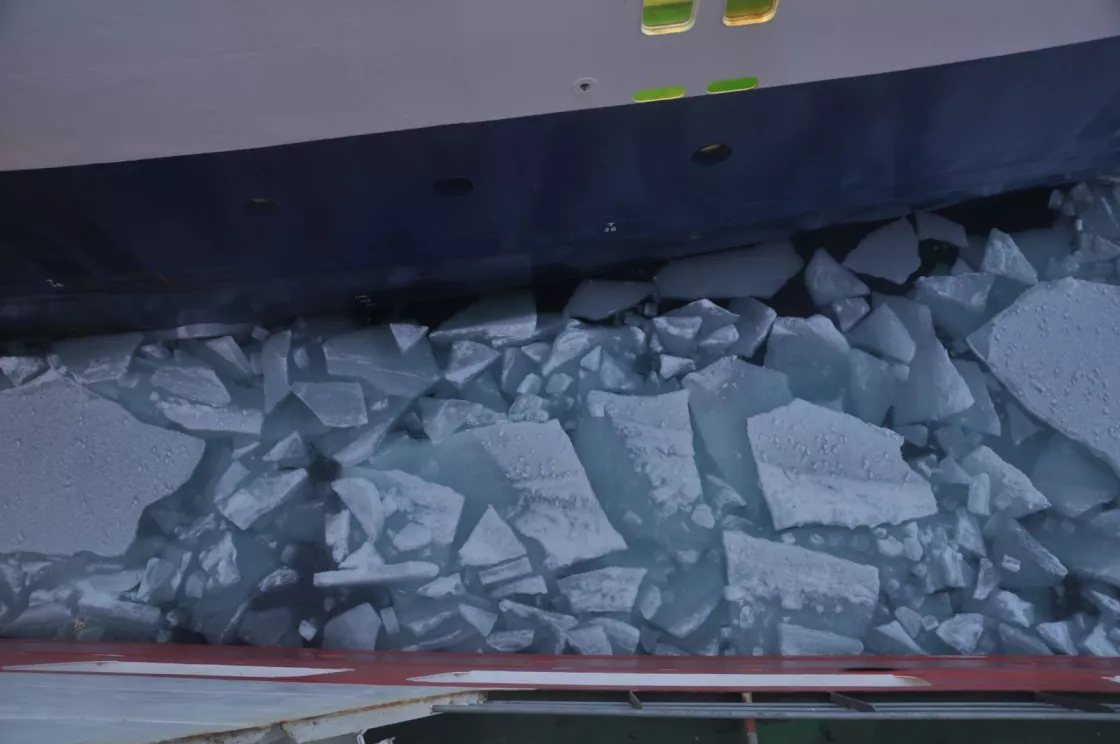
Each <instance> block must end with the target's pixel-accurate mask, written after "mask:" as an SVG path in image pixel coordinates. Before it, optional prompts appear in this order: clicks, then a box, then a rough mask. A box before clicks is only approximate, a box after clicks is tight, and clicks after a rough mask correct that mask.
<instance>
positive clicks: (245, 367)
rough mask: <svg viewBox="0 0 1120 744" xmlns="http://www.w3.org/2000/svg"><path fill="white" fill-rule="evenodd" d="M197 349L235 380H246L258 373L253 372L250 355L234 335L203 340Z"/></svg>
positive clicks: (201, 354) (201, 355)
mask: <svg viewBox="0 0 1120 744" xmlns="http://www.w3.org/2000/svg"><path fill="white" fill-rule="evenodd" d="M195 348H196V349H197V352H198V355H199V356H200V357H202V358H205V359H206V361H207V362H209V363H210V364H213V365H214V366H216V367H217V368H218V371H219V372H222V373H224V374H227V375H229V376H230V377H232V378H233V379H235V380H238V381H241V382H244V381H246V380H250V379H252V378H253V377H255V376H256V375H255V374H253V365H252V364H251V363H250V362H249V357H247V356H245V352H244V351H242V350H241V346H240V345H238V343H237V340H236V339H235V338H234V337H233V336H220V337H218V338H211V339H207V340H206V341H203V342H202V344H201V345H200V346H198V347H195Z"/></svg>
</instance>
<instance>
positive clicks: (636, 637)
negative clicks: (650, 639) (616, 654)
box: [588, 617, 641, 654]
mask: <svg viewBox="0 0 1120 744" xmlns="http://www.w3.org/2000/svg"><path fill="white" fill-rule="evenodd" d="M588 622H589V623H590V624H591V625H598V626H599V627H601V628H602V629H603V630H604V631H605V632H606V634H607V638H610V640H611V645H612V646H613V647H614V648H615V649H617V650H618V651H621V652H622V653H624V654H633V653H635V652H636V651H637V649H638V643H639V641H640V640H641V631H640V630H638V629H637V628H635V627H634V626H633V625H630V624H629V623H624V622H622V621H621V620H615V619H614V618H611V617H593V618H591V620H589V621H588Z"/></svg>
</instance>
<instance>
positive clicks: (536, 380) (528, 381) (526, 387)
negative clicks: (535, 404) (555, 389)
mask: <svg viewBox="0 0 1120 744" xmlns="http://www.w3.org/2000/svg"><path fill="white" fill-rule="evenodd" d="M541 386H542V383H541V376H540V375H538V374H536V373H535V372H531V373H529V374H527V375H525V379H524V380H522V381H521V384H520V385H518V386H517V390H515V391H514V392H516V393H517V394H518V395H537V394H538V393H539V392H540V391H541Z"/></svg>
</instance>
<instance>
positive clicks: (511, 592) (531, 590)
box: [490, 575, 548, 599]
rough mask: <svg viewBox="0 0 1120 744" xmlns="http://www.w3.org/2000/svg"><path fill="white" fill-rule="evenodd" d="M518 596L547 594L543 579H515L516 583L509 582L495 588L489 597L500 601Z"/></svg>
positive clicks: (537, 576)
mask: <svg viewBox="0 0 1120 744" xmlns="http://www.w3.org/2000/svg"><path fill="white" fill-rule="evenodd" d="M519 594H522V595H543V594H548V585H547V584H546V583H545V582H544V578H543V577H542V576H539V575H536V576H525V577H523V578H520V579H517V580H516V581H511V582H510V583H508V584H502V585H501V586H499V587H495V588H494V589H493V590H491V592H490V596H491V597H494V598H495V599H500V598H502V597H514V596H517V595H519Z"/></svg>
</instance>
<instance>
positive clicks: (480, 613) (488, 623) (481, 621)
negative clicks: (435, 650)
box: [459, 604, 498, 636]
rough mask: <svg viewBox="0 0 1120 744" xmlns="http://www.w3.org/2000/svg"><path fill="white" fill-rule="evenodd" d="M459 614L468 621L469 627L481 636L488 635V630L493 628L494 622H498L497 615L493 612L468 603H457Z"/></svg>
mask: <svg viewBox="0 0 1120 744" xmlns="http://www.w3.org/2000/svg"><path fill="white" fill-rule="evenodd" d="M459 616H460V617H462V618H463V619H464V620H466V621H467V622H468V623H470V625H471V627H472V628H474V629H475V630H477V631H478V634H479V635H481V636H488V635H490V631H492V630H493V629H494V624H495V623H497V622H498V616H497V615H496V614H494V613H493V612H488V611H486V610H484V609H482V608H480V607H475V606H474V605H469V604H461V605H459Z"/></svg>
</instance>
